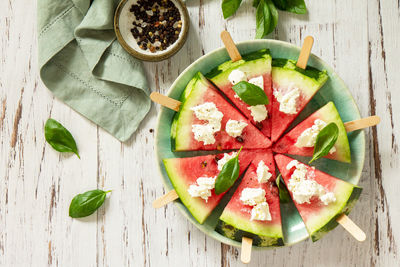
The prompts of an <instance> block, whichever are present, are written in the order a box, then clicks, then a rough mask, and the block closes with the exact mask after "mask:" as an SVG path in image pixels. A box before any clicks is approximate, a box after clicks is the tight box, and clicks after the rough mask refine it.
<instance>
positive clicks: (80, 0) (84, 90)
mask: <svg viewBox="0 0 400 267" xmlns="http://www.w3.org/2000/svg"><path fill="white" fill-rule="evenodd" d="M118 2H119V0H94V1H91V0H38V47H39V57H38V58H39V68H40V77H41V78H42V80H43V82H44V84H45V85H46V86H47V87H48V88H49V89H50V91H52V92H53V94H54V95H55V96H56V97H57V98H59V99H60V100H62V101H63V102H65V103H66V104H68V105H69V106H71V107H72V108H73V109H74V110H76V111H78V112H79V113H81V114H82V115H83V116H85V117H87V118H88V119H90V120H91V121H93V122H95V123H96V124H98V125H99V126H100V127H102V128H104V129H105V130H106V131H108V132H110V133H111V134H112V135H114V136H115V137H116V138H118V139H119V140H121V141H126V140H127V139H129V137H130V136H131V135H132V133H133V132H135V131H136V129H137V128H138V126H139V123H140V122H141V121H142V120H143V118H144V117H145V115H146V114H147V113H148V111H149V109H150V105H151V103H150V99H149V97H148V95H149V90H148V86H147V81H146V76H145V73H144V71H143V66H142V63H141V62H140V61H138V60H137V59H135V58H133V57H131V56H130V55H129V54H128V53H127V52H125V50H123V48H122V47H121V46H120V45H119V43H118V42H117V41H116V38H115V33H114V29H113V19H114V11H115V8H116V6H117V5H118Z"/></svg>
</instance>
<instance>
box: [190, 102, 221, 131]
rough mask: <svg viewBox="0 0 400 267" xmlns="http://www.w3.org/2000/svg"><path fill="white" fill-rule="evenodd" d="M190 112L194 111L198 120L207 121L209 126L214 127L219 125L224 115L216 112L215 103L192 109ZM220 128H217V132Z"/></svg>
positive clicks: (207, 103)
mask: <svg viewBox="0 0 400 267" xmlns="http://www.w3.org/2000/svg"><path fill="white" fill-rule="evenodd" d="M191 110H193V111H194V114H195V115H196V117H197V118H198V119H199V120H203V121H208V122H209V123H210V124H213V125H215V126H218V125H221V120H222V117H223V116H224V114H222V112H221V111H219V110H218V108H217V106H216V105H215V103H213V102H206V103H204V104H201V105H198V106H195V107H192V108H191ZM216 128H218V127H216ZM220 128H221V126H219V129H218V131H219V130H220Z"/></svg>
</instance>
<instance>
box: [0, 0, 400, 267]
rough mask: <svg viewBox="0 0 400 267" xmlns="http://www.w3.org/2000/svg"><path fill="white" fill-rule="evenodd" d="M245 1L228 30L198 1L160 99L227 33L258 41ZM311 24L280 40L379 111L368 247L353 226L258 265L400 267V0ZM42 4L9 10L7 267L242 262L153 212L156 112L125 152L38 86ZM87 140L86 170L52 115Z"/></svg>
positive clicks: (284, 20)
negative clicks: (59, 140) (61, 139)
mask: <svg viewBox="0 0 400 267" xmlns="http://www.w3.org/2000/svg"><path fill="white" fill-rule="evenodd" d="M251 2H252V1H250V0H247V1H245V3H244V5H243V7H241V8H240V10H239V12H238V14H236V16H235V17H234V18H233V19H230V20H228V21H224V20H223V18H222V14H221V10H220V1H219V0H189V1H188V4H187V5H188V8H189V12H190V17H191V23H192V25H191V30H190V34H189V39H188V41H187V43H186V45H185V46H184V47H183V49H182V50H181V51H180V52H179V53H178V54H177V55H175V56H174V57H172V58H171V59H169V60H167V61H164V62H161V63H146V64H145V67H146V70H147V74H148V80H149V82H150V85H151V88H152V90H157V91H160V92H162V93H165V92H166V91H167V90H168V88H169V86H170V85H171V84H172V82H173V81H174V79H175V78H176V77H177V76H178V74H179V73H180V72H181V71H182V70H183V69H185V67H186V66H188V65H189V64H190V63H191V62H193V61H194V60H195V59H197V58H198V57H199V56H201V55H203V54H205V53H207V52H209V51H211V50H213V49H215V48H218V47H220V46H222V42H221V41H220V39H219V33H220V31H221V30H223V29H227V30H228V31H230V32H231V34H232V36H233V38H234V40H235V41H243V40H247V39H253V38H254V34H255V23H254V9H253V8H252V7H251ZM306 2H307V4H308V9H309V15H307V16H296V15H292V14H287V13H280V14H279V15H280V18H279V27H278V28H277V29H276V30H275V32H274V33H273V34H272V37H274V38H277V39H280V40H284V41H288V42H291V43H294V44H297V45H300V44H301V40H302V39H303V38H304V36H306V35H313V36H314V37H315V39H316V42H315V45H314V49H313V52H314V54H316V55H318V56H320V57H322V58H323V59H324V60H325V61H326V62H328V63H330V64H331V65H332V66H333V67H334V68H335V69H336V70H337V72H338V73H339V75H340V76H341V77H342V78H343V79H344V81H345V82H346V84H347V85H348V86H349V88H350V90H351V92H352V94H353V96H354V98H355V99H356V102H357V103H358V106H359V108H360V110H361V113H362V115H363V116H368V115H370V114H377V115H380V116H381V118H382V122H381V124H380V125H379V126H378V127H377V128H376V129H372V130H367V131H366V136H367V155H366V163H365V166H364V171H363V176H362V179H361V186H362V187H364V191H363V193H362V196H361V198H360V201H359V203H357V205H356V208H355V209H354V211H353V212H352V213H351V215H350V217H351V218H352V219H353V220H354V221H355V222H356V223H357V224H358V225H360V226H361V227H362V228H363V229H364V230H365V232H366V234H367V240H366V241H365V242H364V243H358V242H356V241H355V240H353V239H352V238H351V237H350V235H349V234H348V233H346V232H345V231H344V230H343V229H341V228H340V227H338V228H336V229H335V230H334V231H332V232H331V233H330V234H329V235H327V236H326V237H325V238H323V239H322V240H321V241H319V242H317V243H314V244H313V243H312V242H310V241H306V242H303V243H300V244H298V245H295V246H293V247H287V248H280V249H274V250H270V251H257V252H254V253H253V259H252V262H251V265H252V266H272V265H274V266H370V265H378V266H400V255H399V253H400V251H398V246H400V228H399V227H398V225H399V224H400V209H399V203H400V194H399V192H400V177H399V174H400V166H399V165H400V159H399V151H398V142H399V140H398V139H399V138H400V128H399V127H400V125H399V121H400V93H399V92H400V91H399V90H400V89H399V88H398V86H399V84H400V73H399V69H400V64H399V60H400V35H399V29H400V8H399V5H400V2H399V1H398V0H381V1H379V0H368V1H365V0H353V1H348V0H335V1H333V0H331V1H327V0H325V1H321V0H309V1H306ZM35 21H36V1H32V0H8V1H7V0H1V1H0V140H1V145H0V150H1V155H0V266H30V265H31V266H46V265H51V266H219V265H221V266H238V265H241V263H240V259H239V257H238V255H239V251H238V250H237V249H236V248H232V247H229V246H226V245H223V244H221V243H219V242H217V241H214V240H213V239H211V238H209V237H207V236H205V235H204V234H203V233H202V232H200V231H199V230H197V229H196V228H195V227H193V226H192V225H191V224H190V223H189V222H188V221H187V220H186V219H184V218H183V217H182V216H181V214H180V213H179V212H178V210H177V209H176V208H175V207H174V205H169V206H167V207H165V208H163V209H160V210H154V209H153V208H152V206H151V203H152V201H153V200H154V199H155V198H156V197H158V196H160V195H162V194H163V193H164V190H163V187H162V183H161V180H160V178H159V177H158V173H157V171H156V168H155V166H154V152H153V144H154V132H153V129H154V127H155V122H156V114H157V111H158V109H159V107H158V106H157V105H154V106H153V108H152V109H151V111H150V113H149V115H148V116H147V117H146V119H145V120H144V122H143V123H142V124H141V127H140V129H139V130H138V132H137V133H136V134H134V135H133V137H132V138H131V140H130V141H129V142H127V143H126V144H122V143H120V142H119V141H117V140H116V139H115V138H113V137H112V136H110V135H109V134H108V133H106V132H105V131H103V130H102V129H101V128H99V127H97V126H96V125H95V124H93V123H91V122H89V121H88V120H87V119H85V118H83V117H81V116H80V115H79V114H77V113H76V112H74V111H73V110H71V109H70V108H69V107H68V106H66V105H64V104H63V103H61V102H60V101H58V100H57V99H55V98H54V97H53V96H52V95H51V93H50V92H49V91H48V90H47V89H46V88H45V86H44V85H43V84H42V82H41V81H40V79H39V75H38V67H37V42H36V37H37V35H36V30H37V29H36V22H35ZM49 117H52V118H55V119H57V120H59V121H60V122H62V123H63V124H64V125H65V126H66V127H67V128H68V129H69V130H70V131H71V132H72V134H73V135H74V136H75V137H76V140H77V143H78V147H79V149H80V152H81V157H82V158H81V160H79V159H78V158H77V157H75V156H64V155H61V154H60V153H58V152H56V151H54V150H53V149H52V148H51V147H50V146H49V145H48V144H46V142H45V140H44V134H43V125H44V123H45V121H46V120H47V119H48V118H49ZM94 188H105V189H112V190H113V192H112V194H111V197H110V198H109V199H108V200H107V201H106V204H105V206H104V207H102V208H101V209H100V210H99V211H98V212H97V213H96V214H95V215H92V216H90V217H87V218H85V219H82V220H73V219H71V218H70V217H68V206H69V203H70V200H71V199H72V197H73V196H74V195H75V194H77V193H81V192H84V191H86V190H89V189H94ZM399 249H400V247H399Z"/></svg>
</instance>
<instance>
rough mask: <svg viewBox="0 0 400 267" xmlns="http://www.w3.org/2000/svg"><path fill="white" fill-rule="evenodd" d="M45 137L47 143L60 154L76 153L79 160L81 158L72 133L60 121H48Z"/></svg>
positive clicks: (45, 127)
mask: <svg viewBox="0 0 400 267" xmlns="http://www.w3.org/2000/svg"><path fill="white" fill-rule="evenodd" d="M44 136H45V138H46V141H47V143H49V144H50V145H51V146H52V147H53V148H54V149H55V150H57V151H59V152H72V153H75V154H76V155H77V156H78V158H81V157H80V156H79V153H78V148H77V147H76V143H75V140H74V138H73V137H72V135H71V133H70V132H69V131H68V130H67V129H65V127H64V126H62V124H61V123H59V122H58V121H56V120H54V119H48V120H47V122H46V125H45V126H44Z"/></svg>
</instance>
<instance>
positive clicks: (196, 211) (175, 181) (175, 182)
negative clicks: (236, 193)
mask: <svg viewBox="0 0 400 267" xmlns="http://www.w3.org/2000/svg"><path fill="white" fill-rule="evenodd" d="M172 160H173V159H163V163H164V166H165V171H166V172H167V175H168V177H169V180H170V181H171V183H172V186H173V187H174V188H175V191H176V193H177V194H178V196H179V200H180V201H181V202H182V203H183V204H184V205H185V207H186V208H187V209H188V211H189V212H190V213H191V214H192V216H193V218H195V219H196V221H198V222H199V223H200V224H203V223H204V221H205V220H206V219H207V217H208V215H209V214H210V213H211V211H209V212H202V211H203V210H204V209H203V207H199V205H196V200H193V199H192V198H191V197H189V196H188V193H186V192H183V189H182V186H181V185H180V184H179V174H178V173H177V172H176V171H175V170H173V169H175V166H172V165H173V163H172V162H171V161H172Z"/></svg>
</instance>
